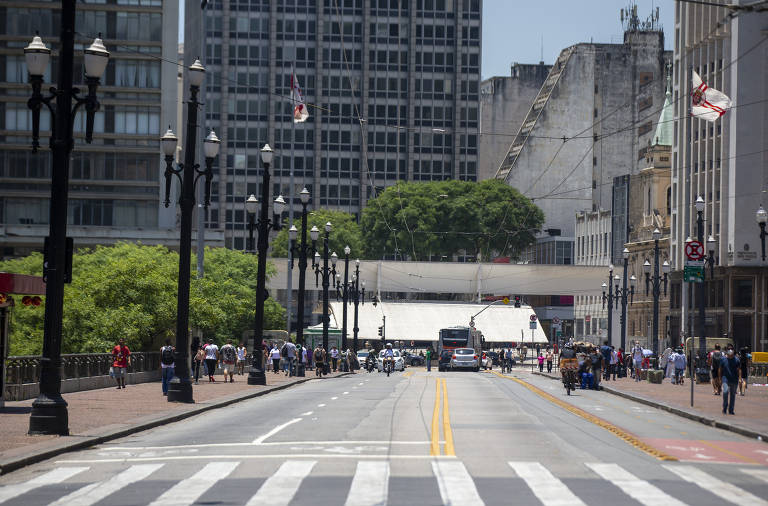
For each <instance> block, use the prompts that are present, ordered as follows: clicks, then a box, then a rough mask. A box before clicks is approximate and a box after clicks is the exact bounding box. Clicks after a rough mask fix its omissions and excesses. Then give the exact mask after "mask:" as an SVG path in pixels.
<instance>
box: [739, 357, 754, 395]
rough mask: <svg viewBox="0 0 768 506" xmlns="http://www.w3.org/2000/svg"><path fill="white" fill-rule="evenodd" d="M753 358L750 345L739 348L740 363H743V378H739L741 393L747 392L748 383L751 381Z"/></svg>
mask: <svg viewBox="0 0 768 506" xmlns="http://www.w3.org/2000/svg"><path fill="white" fill-rule="evenodd" d="M751 360H752V354H751V353H750V352H749V346H743V347H742V348H740V349H739V363H740V364H741V378H740V379H739V393H740V394H741V395H744V394H746V393H747V383H749V362H750V361H751Z"/></svg>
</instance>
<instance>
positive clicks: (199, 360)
mask: <svg viewBox="0 0 768 506" xmlns="http://www.w3.org/2000/svg"><path fill="white" fill-rule="evenodd" d="M197 339H198V340H199V339H200V338H199V337H198V338H197ZM203 364H205V348H203V347H202V346H198V348H197V352H196V353H195V356H194V365H193V367H194V369H195V385H197V384H198V383H199V380H200V369H201V368H202V369H205V366H203Z"/></svg>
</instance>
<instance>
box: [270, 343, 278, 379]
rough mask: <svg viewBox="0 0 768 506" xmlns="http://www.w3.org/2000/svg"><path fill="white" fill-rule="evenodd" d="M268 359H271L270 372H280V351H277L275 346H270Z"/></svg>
mask: <svg viewBox="0 0 768 506" xmlns="http://www.w3.org/2000/svg"><path fill="white" fill-rule="evenodd" d="M269 358H270V359H272V372H273V373H275V374H277V373H278V372H279V371H280V350H278V349H277V345H276V344H273V345H272V350H271V351H270V352H269Z"/></svg>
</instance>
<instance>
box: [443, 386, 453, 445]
mask: <svg viewBox="0 0 768 506" xmlns="http://www.w3.org/2000/svg"><path fill="white" fill-rule="evenodd" d="M442 383H443V434H444V435H445V448H444V450H445V455H456V451H455V450H454V448H453V431H452V430H451V413H450V410H449V409H448V387H447V386H446V382H445V378H443V380H442Z"/></svg>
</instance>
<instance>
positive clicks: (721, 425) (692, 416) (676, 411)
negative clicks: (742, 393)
mask: <svg viewBox="0 0 768 506" xmlns="http://www.w3.org/2000/svg"><path fill="white" fill-rule="evenodd" d="M533 374H535V375H537V376H543V377H545V378H549V379H553V380H557V381H560V378H558V377H555V376H550V375H549V374H545V373H540V372H535V371H534V373H533ZM601 385H602V384H601ZM602 387H603V391H604V392H608V393H609V394H613V395H617V396H619V397H624V398H625V399H629V400H632V401H635V402H639V403H640V404H645V405H646V406H650V407H652V408H657V409H662V410H664V411H668V412H669V413H672V414H673V415H677V416H680V417H683V418H687V419H689V420H693V421H694V422H699V423H701V424H704V425H709V426H710V427H715V428H716V429H723V430H727V431H729V432H734V433H736V434H740V435H742V436H746V437H750V438H752V439H760V440H762V441H766V442H768V434H763V433H761V432H756V431H753V430H750V429H745V428H743V427H739V426H737V425H732V424H729V423H725V422H721V421H719V420H716V419H714V418H708V417H706V416H703V415H699V414H696V413H692V412H691V411H686V410H684V409H680V408H675V407H672V406H667V405H666V404H661V403H660V402H657V401H654V400H651V399H648V398H646V397H642V396H640V395H637V394H630V393H627V392H622V391H620V390H615V389H613V388H611V387H607V386H605V385H602Z"/></svg>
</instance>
